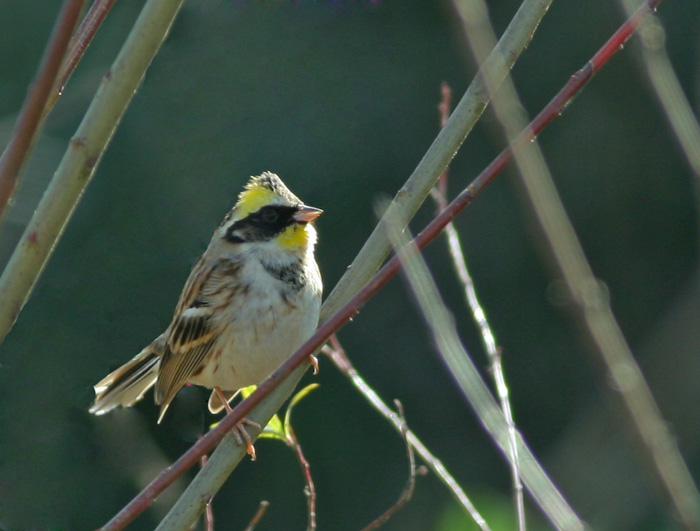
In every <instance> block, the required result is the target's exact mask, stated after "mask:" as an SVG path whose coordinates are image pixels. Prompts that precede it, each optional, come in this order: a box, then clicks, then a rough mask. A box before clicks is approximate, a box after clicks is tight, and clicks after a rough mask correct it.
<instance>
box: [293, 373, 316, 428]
mask: <svg viewBox="0 0 700 531" xmlns="http://www.w3.org/2000/svg"><path fill="white" fill-rule="evenodd" d="M317 387H319V384H317V383H312V384H309V385H307V386H306V387H304V388H303V389H302V390H301V391H299V392H298V393H297V394H295V395H294V396H293V397H292V399H291V400H290V402H289V407H287V411H286V413H285V414H284V433H285V435H289V428H288V427H289V426H290V425H291V424H290V423H291V421H292V408H293V407H294V406H296V405H297V404H298V403H299V402H301V400H302V399H303V398H304V397H305V396H306V395H308V394H309V393H310V392H311V391H313V390H314V389H316V388H317Z"/></svg>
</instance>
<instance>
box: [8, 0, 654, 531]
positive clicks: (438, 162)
mask: <svg viewBox="0 0 700 531" xmlns="http://www.w3.org/2000/svg"><path fill="white" fill-rule="evenodd" d="M659 3H661V0H656V1H654V2H647V3H645V4H644V5H642V6H641V7H640V8H639V10H637V11H636V12H635V14H634V15H633V16H632V17H630V18H629V19H628V20H626V21H625V22H624V23H623V24H622V25H621V26H620V28H618V30H617V31H615V33H614V34H613V35H612V36H611V37H610V39H608V41H607V42H606V43H605V44H604V45H603V46H602V47H601V48H600V50H598V52H596V54H595V55H594V56H593V57H592V58H591V59H590V61H589V62H588V63H586V65H585V66H584V67H583V68H582V69H581V70H579V71H578V72H576V74H574V75H573V76H572V77H571V78H570V79H569V81H568V82H567V83H566V85H565V86H564V87H563V88H562V89H561V90H560V91H559V92H558V93H557V95H556V96H555V97H554V98H553V99H552V100H551V101H550V102H549V103H548V104H547V106H546V107H545V108H544V109H543V110H542V111H541V112H540V113H539V114H538V115H537V116H536V117H535V119H534V120H533V121H532V122H531V123H530V124H529V125H528V127H527V128H526V129H525V130H524V131H523V132H522V133H521V134H520V136H519V137H518V138H517V139H516V140H515V141H514V143H513V145H511V146H509V147H508V148H506V149H504V150H503V151H502V152H501V153H500V154H499V155H498V157H496V159H494V161H493V162H491V164H489V165H488V166H487V167H486V168H485V169H484V170H483V171H482V172H481V173H480V174H479V176H478V177H477V178H476V179H474V181H472V183H471V184H470V185H469V186H468V187H467V188H466V189H465V190H463V191H462V192H461V193H460V194H459V195H458V196H457V197H456V198H455V199H454V200H453V201H452V202H451V203H450V204H449V205H448V206H447V208H446V209H445V210H444V212H443V213H442V214H440V215H439V216H437V217H436V218H435V219H433V221H432V222H430V224H429V225H428V226H427V227H426V228H425V229H424V230H423V231H422V232H421V233H420V234H419V235H418V236H417V237H416V239H415V245H416V246H417V247H418V248H419V249H422V248H423V247H425V246H426V245H427V244H428V243H430V242H431V241H433V240H434V239H435V238H436V237H437V236H438V234H440V232H441V231H442V230H443V229H444V227H445V225H447V223H449V222H450V221H451V220H452V219H453V218H454V217H455V216H456V215H457V214H459V213H460V212H461V211H462V210H464V209H465V208H467V207H468V206H469V205H470V204H471V203H472V201H473V200H474V199H475V198H476V197H477V196H478V195H479V194H480V193H481V192H482V191H483V189H484V188H486V186H488V185H489V184H490V183H491V182H493V180H494V179H495V178H496V177H497V176H498V175H499V173H500V172H501V171H502V170H503V169H504V168H505V167H506V166H508V164H509V163H510V162H511V161H512V159H513V152H512V150H513V147H514V146H515V145H520V144H524V143H528V142H530V141H531V140H532V139H533V138H535V137H536V136H537V135H538V134H540V133H541V132H542V131H543V130H544V129H545V128H546V127H547V125H549V124H550V123H551V122H553V121H554V120H555V119H556V118H557V117H559V116H561V115H562V114H563V112H564V110H565V108H566V106H567V105H568V104H569V103H570V102H571V101H572V99H573V98H574V96H576V94H578V93H579V92H580V91H581V89H582V88H583V87H584V86H585V85H586V84H587V83H588V81H590V80H591V78H592V76H593V74H594V73H595V72H597V71H598V70H599V69H600V68H601V67H602V66H603V65H604V64H605V63H607V61H608V60H609V59H610V58H611V57H612V56H613V55H614V54H615V52H617V51H618V50H619V49H620V46H621V45H622V44H624V42H625V41H626V40H627V39H628V38H629V37H630V35H632V33H633V32H634V31H635V29H636V28H637V26H638V25H639V23H640V21H641V20H642V19H643V18H644V17H645V16H646V15H648V14H649V12H650V11H651V10H653V9H654V8H655V7H656V5H658V4H659ZM524 5H525V3H523V6H524ZM537 20H539V19H537ZM504 37H505V35H504ZM511 38H512V35H511ZM501 40H503V38H502V39H501ZM499 53H503V50H501V51H500V52H499ZM498 61H502V59H500V60H498ZM464 101H465V100H464V98H463V99H462V102H460V105H458V106H457V108H456V109H455V111H454V112H453V113H452V116H451V118H450V122H453V121H457V122H462V121H464V120H465V119H466V118H465V109H464V108H462V109H461V111H460V107H461V106H462V105H461V104H462V103H463V102H464ZM465 105H467V104H465ZM453 123H454V122H453ZM445 129H447V128H445ZM443 131H444V130H443ZM441 135H443V136H444V133H441ZM438 137H440V135H438ZM436 142H437V140H436ZM433 146H436V143H433ZM433 149H435V150H438V149H446V147H445V145H444V138H443V141H442V142H439V143H438V147H431V150H433ZM430 152H431V151H430V150H429V153H430ZM426 157H428V153H426V156H425V157H424V160H425V158H426ZM428 158H430V159H431V161H432V164H433V165H434V168H433V166H431V167H430V172H429V173H431V172H432V171H433V170H436V169H437V170H438V175H439V173H441V172H442V171H443V170H444V168H445V167H446V166H447V162H448V159H449V157H446V158H445V159H444V160H443V158H442V156H437V155H436V154H434V153H433V155H432V156H431V157H428ZM424 169H425V168H424ZM431 186H432V184H431ZM429 189H430V188H428V191H429ZM428 191H426V195H427V194H428ZM400 195H401V196H404V195H405V194H400ZM411 208H412V207H411ZM404 219H405V217H404ZM381 239H382V241H384V240H385V239H386V238H385V237H382V238H381ZM373 247H374V246H373ZM377 249H378V250H375V251H373V252H370V251H367V252H365V253H364V255H363V256H365V257H366V258H367V259H368V260H369V261H370V262H371V263H373V264H374V263H375V262H376V260H381V259H382V258H383V256H384V255H383V254H382V253H381V252H380V251H381V249H379V248H377ZM358 256H359V255H358ZM356 260H357V259H356ZM353 263H354V262H353ZM373 267H374V266H370V269H373ZM363 269H364V270H363V272H362V273H359V274H355V275H353V277H352V280H347V281H345V286H344V288H343V289H342V290H334V292H333V293H331V295H330V296H329V298H328V299H327V300H326V301H325V303H324V306H323V308H322V309H321V322H322V324H321V325H320V326H319V328H318V329H317V330H316V332H315V333H314V335H313V336H312V337H311V338H309V340H308V341H307V342H306V343H305V344H304V345H302V346H301V347H300V348H299V350H298V351H297V352H296V353H295V354H293V355H292V356H291V357H290V358H289V359H288V360H287V361H286V362H285V363H283V364H282V365H281V366H280V367H279V369H277V370H276V371H275V372H274V373H272V374H271V375H270V376H269V377H268V378H267V379H266V380H265V381H264V382H262V383H261V384H260V385H259V386H258V388H257V389H256V391H255V392H254V393H253V394H252V395H251V396H250V397H248V398H247V399H246V400H244V401H242V402H241V403H240V404H238V405H237V406H236V407H235V408H234V410H233V412H232V413H230V414H228V415H226V417H225V418H224V419H223V420H222V421H221V422H220V423H219V425H218V426H217V427H216V428H214V429H212V430H210V431H209V432H208V433H207V434H206V435H205V436H204V437H203V438H202V440H201V441H199V442H197V443H196V444H195V445H193V446H192V447H191V448H190V449H189V450H188V451H187V452H185V453H184V454H183V455H182V456H181V457H180V458H179V459H178V460H177V461H176V462H175V463H173V464H172V466H170V467H168V468H167V469H166V470H164V471H163V472H161V473H160V474H159V475H158V477H156V478H155V479H154V480H153V481H152V482H151V483H150V484H149V485H148V486H147V487H146V488H144V489H143V490H142V491H141V492H140V493H139V494H138V495H137V496H136V497H135V498H134V499H133V500H131V501H130V502H129V503H128V504H127V505H126V506H125V507H124V508H122V510H121V511H120V512H119V513H118V514H117V515H115V516H114V518H113V519H112V520H110V522H109V523H108V524H106V525H105V527H104V528H103V529H105V530H110V531H115V530H118V529H123V528H124V527H125V526H126V525H128V523H129V522H131V521H132V520H133V519H134V518H136V516H138V515H139V514H140V513H141V512H142V511H144V510H145V509H146V508H147V507H148V506H149V505H150V504H151V503H152V500H154V499H155V498H156V497H157V496H158V495H159V494H160V493H161V492H162V491H163V490H164V489H166V488H167V487H168V486H169V485H170V484H172V483H173V482H174V481H175V480H176V479H177V478H178V477H180V476H181V475H182V474H183V473H184V472H185V471H186V470H189V468H191V467H192V466H193V465H194V464H195V463H196V462H197V460H198V459H199V456H200V455H201V454H202V453H204V452H209V451H211V450H212V449H213V448H214V447H215V446H217V444H218V445H219V447H218V448H217V451H216V452H215V453H214V454H213V455H212V458H213V457H214V455H215V454H217V453H219V454H220V455H221V460H220V461H219V463H218V464H217V466H219V467H222V468H223V469H225V470H224V471H223V472H221V473H218V472H214V471H213V470H212V471H211V472H208V474H209V476H208V478H207V479H204V478H203V475H205V472H207V469H209V468H211V466H212V465H211V463H212V458H210V460H209V463H208V465H207V467H205V468H204V469H203V470H202V471H201V472H200V474H198V476H197V477H202V481H201V482H199V485H197V486H195V482H196V481H197V478H195V481H193V482H192V483H190V487H188V488H187V489H186V491H185V492H184V493H183V495H182V496H181V497H180V499H179V500H178V502H177V504H176V506H174V507H173V509H175V508H176V507H177V506H178V504H179V506H180V508H181V509H182V512H178V514H179V515H182V513H186V514H187V518H190V517H193V518H192V519H194V518H196V515H198V514H199V512H197V511H201V510H203V507H200V506H199V505H198V503H197V500H198V499H200V498H201V490H211V486H212V485H211V484H210V483H209V482H210V481H213V482H215V483H216V484H223V479H222V478H221V476H223V475H224V474H225V473H226V471H228V473H230V472H231V471H232V470H233V469H234V468H235V466H236V463H237V462H238V461H240V459H242V457H243V454H242V453H240V451H237V449H236V444H235V441H233V442H231V444H228V443H227V444H224V442H225V441H224V442H222V439H223V438H224V436H225V434H226V433H227V432H228V431H230V430H231V429H232V428H233V427H234V426H235V425H236V423H238V422H240V421H241V419H242V418H243V417H245V416H248V417H253V415H252V414H251V412H252V411H253V410H255V412H256V413H259V415H258V416H257V418H252V420H255V421H256V422H258V423H260V424H263V423H267V421H269V418H270V417H272V415H273V414H274V413H275V412H276V411H277V410H278V409H279V408H280V407H281V405H282V403H283V402H284V400H286V399H287V397H289V395H290V394H291V393H292V390H293V389H294V385H296V383H297V382H298V381H299V379H300V378H301V376H302V375H303V372H304V370H305V368H306V367H301V366H302V364H303V363H304V362H305V361H307V358H308V356H309V355H310V354H313V353H314V352H316V351H317V350H318V349H320V348H321V347H322V346H323V344H324V343H325V342H326V340H327V339H328V338H329V337H330V335H331V334H332V333H333V332H335V331H336V330H338V329H339V328H340V327H341V326H342V325H343V324H345V323H346V322H347V321H349V320H350V319H352V317H354V316H355V315H356V314H357V313H359V311H360V309H361V308H362V306H364V304H365V303H366V302H367V301H368V300H369V299H370V298H372V297H373V296H374V295H375V294H376V293H377V292H378V291H379V290H380V289H381V288H382V287H383V286H384V285H385V284H386V283H387V282H388V281H389V279H390V278H392V277H393V276H394V275H395V274H396V273H397V272H398V270H399V269H400V261H399V260H398V258H396V257H394V258H392V259H390V260H389V261H388V262H387V263H386V264H385V265H384V266H383V267H382V268H381V269H380V270H379V271H378V272H377V273H376V274H374V276H372V277H371V279H370V280H369V281H367V283H366V284H364V287H363V288H362V289H361V290H359V291H357V292H356V293H355V295H354V296H352V297H350V296H349V293H353V292H354V290H356V289H357V286H358V285H362V282H364V281H365V273H367V271H368V269H367V267H366V266H365V267H364V268H363ZM353 271H357V269H355V268H353V269H351V270H350V273H352V272H353ZM346 276H347V274H346V275H344V276H343V278H346ZM1 291H2V281H1V279H0V293H1ZM0 300H1V299H0ZM0 317H2V314H1V313H0ZM2 325H3V323H2V319H0V335H1V334H2V332H3V327H2ZM268 395H273V396H270V399H269V400H264V399H265V398H266V397H267V396H268ZM263 417H267V418H263ZM519 445H520V442H519ZM239 450H240V449H239ZM525 450H526V451H527V448H526V447H525ZM521 472H522V477H523V480H525V482H526V484H527V479H528V475H531V477H532V479H533V480H535V479H537V480H539V479H542V481H543V482H540V481H535V482H533V484H532V485H531V486H530V485H528V486H529V488H530V489H531V490H532V492H533V495H534V496H535V498H539V502H540V503H541V504H543V506H544V507H546V508H547V509H545V512H547V510H549V509H551V510H552V511H553V513H552V514H554V515H557V516H558V517H561V518H562V524H563V525H562V527H566V524H567V523H571V522H578V517H577V516H576V515H575V513H574V512H573V510H572V509H571V508H570V507H569V506H568V504H567V503H566V501H565V500H564V498H563V497H562V496H561V494H560V493H559V492H558V491H557V490H556V488H555V487H554V486H553V485H552V484H551V483H550V482H549V481H548V480H547V479H546V477H544V478H540V477H539V476H538V474H539V473H540V470H539V468H538V465H537V464H536V463H535V462H532V463H528V466H527V467H526V466H524V465H523V467H522V469H521ZM171 512H172V511H171ZM168 514H169V515H170V514H171V513H168ZM190 521H192V520H190Z"/></svg>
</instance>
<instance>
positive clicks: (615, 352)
mask: <svg viewBox="0 0 700 531" xmlns="http://www.w3.org/2000/svg"><path fill="white" fill-rule="evenodd" d="M458 8H459V10H460V14H461V15H462V20H463V22H464V24H465V30H466V31H465V34H466V35H467V36H468V40H469V42H470V46H471V47H472V49H473V50H474V55H475V56H476V58H477V60H479V59H481V58H483V57H485V56H486V53H487V51H488V50H489V49H491V48H492V47H493V46H494V45H495V35H494V34H493V29H492V28H491V26H490V23H489V21H488V15H487V7H486V5H485V3H484V2H483V0H468V1H465V2H462V3H459V4H458ZM497 81H498V82H499V85H498V86H497V85H496V84H493V85H492V84H491V82H490V79H488V78H486V84H487V87H488V88H489V90H491V92H492V94H493V109H494V111H495V113H496V116H497V117H498V119H499V121H500V122H501V123H502V124H503V126H504V129H505V132H506V136H507V138H508V140H509V141H511V140H513V139H514V138H516V136H517V135H518V132H519V131H520V130H521V129H522V127H524V125H525V124H526V123H527V117H526V116H525V112H524V110H523V108H522V105H521V104H520V101H519V98H518V95H517V93H516V91H515V87H514V86H513V83H512V81H511V80H510V78H508V79H506V80H504V81H503V82H502V83H500V81H501V80H497ZM497 88H498V89H499V92H498V94H496V89H497ZM514 155H515V162H516V164H517V166H518V169H519V170H520V174H521V176H522V178H523V182H524V184H525V189H526V192H527V194H528V196H529V198H530V200H531V203H532V206H533V209H534V213H535V215H536V217H537V220H538V222H539V224H540V226H541V228H542V231H543V233H544V235H545V237H546V238H547V241H548V243H549V246H550V249H551V251H552V255H553V257H554V259H555V261H556V263H557V266H558V267H559V269H560V271H561V273H562V275H563V277H564V281H565V282H566V285H567V287H568V289H569V292H570V293H571V294H572V296H573V299H574V300H575V302H576V304H577V305H578V308H579V310H580V312H581V316H582V318H583V323H584V325H585V327H586V329H587V330H588V333H589V334H590V336H591V338H592V339H593V341H594V343H595V345H596V348H597V350H598V352H599V353H600V355H601V357H602V359H603V361H604V363H605V365H606V367H607V369H608V372H609V374H610V376H611V377H612V379H613V381H614V383H615V386H616V387H617V388H618V389H619V392H620V395H621V397H622V400H623V402H624V404H625V406H626V407H627V409H628V411H629V414H630V416H631V418H632V421H633V423H634V426H635V429H636V430H637V433H638V435H639V437H640V439H641V441H642V443H643V445H644V447H645V450H646V452H647V454H648V457H650V458H651V463H652V466H653V469H654V471H655V473H656V475H657V477H658V479H659V481H660V483H661V486H662V487H663V489H664V490H665V491H666V493H667V495H668V497H669V499H670V500H671V503H672V504H673V506H674V508H675V511H676V514H677V515H678V518H679V519H680V521H681V522H683V525H684V526H685V527H686V528H688V529H698V528H700V492H698V489H697V487H696V485H695V483H694V481H693V478H692V476H691V474H690V471H689V470H688V467H687V466H686V464H685V462H684V460H683V457H682V455H681V453H680V449H679V448H678V444H677V443H676V441H675V439H674V438H673V436H672V435H671V433H670V431H669V429H668V427H667V426H666V423H665V422H664V420H663V418H662V416H661V412H660V410H659V408H658V406H657V405H656V402H655V400H654V397H653V395H652V393H651V390H650V389H649V386H648V385H647V383H646V380H645V379H644V375H643V373H642V371H641V369H640V368H639V365H638V364H637V362H636V361H635V359H634V356H633V354H632V350H631V349H630V347H629V345H628V344H627V341H626V339H625V337H624V335H623V333H622V330H621V329H620V327H619V325H618V323H617V320H616V319H615V316H614V315H613V313H612V309H611V307H610V301H609V299H608V297H607V292H606V290H605V289H604V288H603V287H602V286H601V284H600V282H599V281H598V280H597V279H596V278H595V275H594V273H593V270H592V268H591V266H590V264H589V263H588V261H587V260H586V256H585V253H584V251H583V248H582V246H581V244H580V242H579V240H578V238H577V236H576V232H575V231H574V228H573V225H572V223H571V221H570V220H569V218H568V216H567V214H566V210H565V209H564V206H563V203H562V201H561V198H560V197H559V195H558V193H557V190H556V187H555V186H554V181H553V179H552V176H551V174H550V172H549V169H548V168H547V164H546V162H545V160H544V156H543V155H542V152H541V150H540V149H539V146H538V145H537V144H536V143H528V144H519V143H517V142H516V143H515V149H514Z"/></svg>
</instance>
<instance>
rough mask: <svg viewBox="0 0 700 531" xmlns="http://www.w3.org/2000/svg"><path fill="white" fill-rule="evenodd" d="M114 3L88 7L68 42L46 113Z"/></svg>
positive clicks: (107, 1)
mask: <svg viewBox="0 0 700 531" xmlns="http://www.w3.org/2000/svg"><path fill="white" fill-rule="evenodd" d="M116 1H117V0H95V3H94V4H92V5H91V6H90V9H89V10H88V12H87V14H86V15H85V18H84V19H83V21H82V22H81V23H80V27H79V28H78V30H77V31H76V32H75V35H74V36H73V38H72V39H71V41H70V50H69V51H68V55H67V56H66V59H65V60H64V61H63V65H61V70H60V71H59V73H58V77H57V78H56V82H55V83H54V85H53V91H52V93H51V97H50V98H49V101H48V103H47V104H46V112H48V111H50V110H51V108H52V107H53V105H54V103H56V101H57V100H58V98H59V97H60V96H61V93H62V92H63V87H64V86H65V84H66V83H67V82H68V79H69V78H70V76H71V75H72V74H73V71H74V70H75V67H76V66H78V63H79V62H80V60H81V59H82V57H83V55H84V54H85V51H86V50H87V48H88V46H89V45H90V43H91V42H92V40H93V39H94V38H95V34H96V33H97V30H98V29H99V28H100V26H101V25H102V22H104V20H105V18H106V17H107V13H109V10H110V9H112V6H114V4H115V3H116Z"/></svg>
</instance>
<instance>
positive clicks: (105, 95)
mask: <svg viewBox="0 0 700 531" xmlns="http://www.w3.org/2000/svg"><path fill="white" fill-rule="evenodd" d="M182 1H183V0H149V1H148V2H147V3H146V5H145V6H144V8H143V11H142V12H141V15H140V16H139V18H138V20H137V21H136V23H135V24H134V27H133V29H132V31H131V33H130V34H129V37H128V38H127V40H126V42H125V43H124V46H123V47H122V49H121V51H120V52H119V55H118V56H117V58H116V60H115V61H114V64H113V65H112V68H111V69H110V70H109V71H108V72H107V73H106V74H105V76H104V77H103V79H102V83H101V85H100V88H99V89H98V91H97V94H95V97H94V99H93V100H92V103H91V105H90V108H89V109H88V110H87V113H86V114H85V117H84V118H83V120H82V122H81V124H80V126H79V127H78V130H77V131H76V133H75V135H74V136H73V138H71V141H70V144H69V146H68V150H67V151H66V153H65V155H64V156H63V160H61V163H60V165H59V166H58V169H57V170H56V173H55V175H54V177H53V179H52V180H51V183H50V185H49V187H48V189H47V190H46V192H45V193H44V196H43V197H42V199H41V201H40V202H39V205H38V207H37V210H36V212H35V213H34V215H33V216H32V219H31V221H30V222H29V224H28V225H27V227H26V229H25V231H24V234H23V235H22V238H21V240H20V243H19V244H18V245H17V248H16V249H15V251H14V253H13V254H12V257H11V258H10V261H9V263H8V264H7V267H6V268H5V271H4V272H3V274H2V277H0V342H2V341H3V340H4V338H5V336H6V335H7V333H8V332H9V331H10V329H11V328H12V325H13V324H14V323H15V321H16V320H17V316H18V315H19V312H20V311H21V309H22V307H23V306H24V303H25V302H26V301H27V299H28V298H29V295H30V294H31V292H32V289H33V288H34V285H35V284H36V281H37V280H38V278H39V275H40V274H41V272H42V270H43V269H44V266H45V265H46V262H47V261H48V259H49V256H50V255H51V253H52V251H53V249H54V247H55V245H56V242H57V241H58V239H59V238H60V236H61V234H62V233H63V229H64V228H65V226H66V224H67V223H68V220H69V219H70V217H71V215H72V213H73V210H74V209H75V207H76V205H77V203H78V201H79V199H80V197H81V195H82V193H83V191H84V190H85V187H86V186H87V184H88V183H89V182H90V179H91V178H92V176H93V175H94V174H95V170H96V168H97V165H98V164H99V161H100V159H101V157H102V155H103V154H104V152H105V150H106V149H107V146H108V144H109V141H110V140H111V138H112V135H113V134H114V131H115V129H116V127H117V125H118V124H119V122H120V120H121V117H122V116H123V114H124V111H125V110H126V108H127V106H128V105H129V102H130V101H131V98H132V97H133V95H134V93H135V92H136V89H137V88H138V85H139V83H140V82H141V80H142V79H143V76H144V74H145V72H146V69H147V68H148V66H149V65H150V64H151V61H152V60H153V57H154V56H155V54H156V52H157V51H158V49H159V48H160V45H161V44H162V42H163V40H164V39H165V37H166V36H167V34H168V31H169V29H170V26H171V24H172V22H173V20H174V19H175V16H176V15H177V13H178V11H179V9H180V6H181V5H182ZM52 82H53V80H52Z"/></svg>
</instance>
